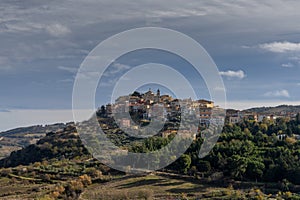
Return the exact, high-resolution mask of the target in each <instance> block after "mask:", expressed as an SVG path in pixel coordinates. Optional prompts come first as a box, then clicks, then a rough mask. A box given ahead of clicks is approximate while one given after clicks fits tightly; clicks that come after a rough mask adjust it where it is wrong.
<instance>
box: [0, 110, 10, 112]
mask: <svg viewBox="0 0 300 200" xmlns="http://www.w3.org/2000/svg"><path fill="white" fill-rule="evenodd" d="M0 112H2V113H8V112H10V110H7V109H0Z"/></svg>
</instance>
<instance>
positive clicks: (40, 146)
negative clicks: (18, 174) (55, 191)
mask: <svg viewBox="0 0 300 200" xmlns="http://www.w3.org/2000/svg"><path fill="white" fill-rule="evenodd" d="M84 155H88V152H87V150H86V149H85V148H84V146H83V145H82V143H81V140H80V138H79V136H78V134H77V132H76V129H75V127H74V126H67V127H65V128H63V129H61V130H58V131H56V132H49V133H47V134H46V136H45V137H43V138H42V139H40V140H39V141H38V142H37V143H36V144H31V145H29V146H27V147H26V148H23V149H21V150H18V151H14V152H12V153H11V155H10V156H9V157H7V158H4V159H2V160H0V167H15V166H18V165H29V164H31V163H34V162H41V161H43V160H50V159H52V158H56V159H64V158H65V159H72V158H75V157H76V156H84Z"/></svg>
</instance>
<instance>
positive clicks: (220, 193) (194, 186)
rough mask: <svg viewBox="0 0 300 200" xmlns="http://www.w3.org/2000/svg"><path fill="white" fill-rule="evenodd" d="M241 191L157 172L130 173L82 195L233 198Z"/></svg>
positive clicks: (93, 187)
mask: <svg viewBox="0 0 300 200" xmlns="http://www.w3.org/2000/svg"><path fill="white" fill-rule="evenodd" d="M241 193H242V191H237V190H236V191H233V190H232V188H221V187H213V186H209V185H204V184H201V182H200V181H187V180H182V179H174V178H168V177H165V176H158V175H147V176H141V177H132V176H127V177H123V178H120V179H117V180H113V181H110V182H108V183H104V184H93V185H91V186H89V187H88V188H86V189H85V191H84V192H83V193H82V194H81V196H80V199H81V200H83V199H95V200H96V199H112V200H114V199H170V200H171V199H213V198H214V199H232V197H234V196H236V195H238V196H239V195H240V194H241Z"/></svg>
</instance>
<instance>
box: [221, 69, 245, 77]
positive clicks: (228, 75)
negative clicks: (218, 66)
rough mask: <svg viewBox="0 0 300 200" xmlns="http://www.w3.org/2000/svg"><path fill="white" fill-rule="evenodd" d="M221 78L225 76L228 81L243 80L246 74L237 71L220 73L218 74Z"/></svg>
mask: <svg viewBox="0 0 300 200" xmlns="http://www.w3.org/2000/svg"><path fill="white" fill-rule="evenodd" d="M219 74H220V75H221V76H225V77H227V78H228V79H232V78H238V79H243V78H245V77H246V74H245V73H244V71H243V70H238V71H233V70H228V71H223V72H222V71H221V72H219Z"/></svg>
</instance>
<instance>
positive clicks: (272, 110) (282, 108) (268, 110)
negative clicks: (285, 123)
mask: <svg viewBox="0 0 300 200" xmlns="http://www.w3.org/2000/svg"><path fill="white" fill-rule="evenodd" d="M243 111H244V112H256V113H259V114H275V115H280V114H283V113H300V105H297V106H292V105H279V106H276V107H256V108H250V109H246V110H243Z"/></svg>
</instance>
